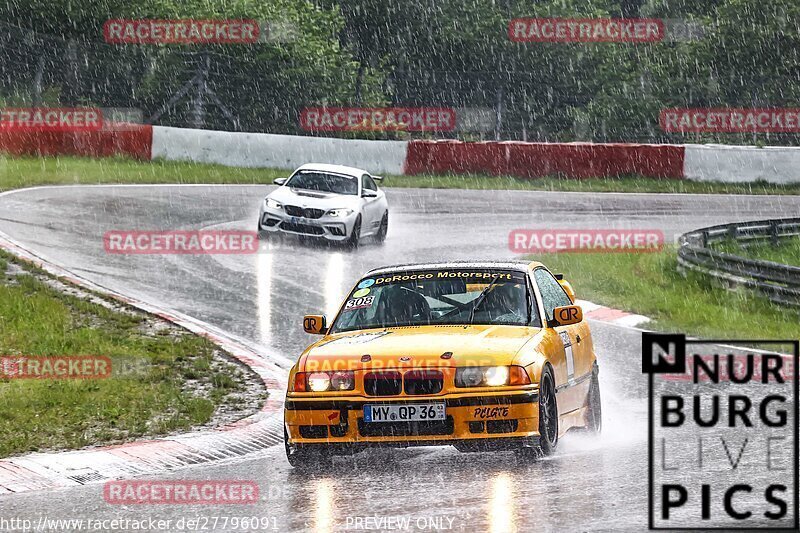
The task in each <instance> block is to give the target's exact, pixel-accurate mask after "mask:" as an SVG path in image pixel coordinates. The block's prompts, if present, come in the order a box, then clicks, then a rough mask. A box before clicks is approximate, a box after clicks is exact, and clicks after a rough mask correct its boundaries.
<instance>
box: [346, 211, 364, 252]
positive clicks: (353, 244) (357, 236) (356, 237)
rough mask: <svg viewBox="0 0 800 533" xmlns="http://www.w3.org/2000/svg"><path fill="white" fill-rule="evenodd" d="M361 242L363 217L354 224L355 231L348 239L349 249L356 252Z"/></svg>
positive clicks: (359, 216)
mask: <svg viewBox="0 0 800 533" xmlns="http://www.w3.org/2000/svg"><path fill="white" fill-rule="evenodd" d="M360 240H361V215H358V218H356V223H355V224H353V230H352V231H351V232H350V237H349V238H348V239H347V241H346V242H347V247H348V248H350V249H352V250H355V249H356V248H358V243H359V241H360Z"/></svg>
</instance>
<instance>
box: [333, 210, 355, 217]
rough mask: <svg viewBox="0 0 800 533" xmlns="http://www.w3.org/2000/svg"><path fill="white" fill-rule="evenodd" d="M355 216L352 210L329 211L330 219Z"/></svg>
mask: <svg viewBox="0 0 800 533" xmlns="http://www.w3.org/2000/svg"><path fill="white" fill-rule="evenodd" d="M352 214H353V210H352V209H344V208H342V209H331V210H330V211H328V216H330V217H348V216H350V215H352Z"/></svg>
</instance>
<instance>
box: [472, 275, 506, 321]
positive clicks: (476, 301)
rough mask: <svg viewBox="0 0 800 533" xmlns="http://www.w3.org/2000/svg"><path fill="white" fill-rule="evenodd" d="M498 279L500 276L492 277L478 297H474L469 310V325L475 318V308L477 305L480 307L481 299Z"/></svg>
mask: <svg viewBox="0 0 800 533" xmlns="http://www.w3.org/2000/svg"><path fill="white" fill-rule="evenodd" d="M498 279H500V276H497V277H496V278H494V279H493V280H492V281H491V282H490V283H489V284H488V285H487V286H486V288H485V289H483V290H482V291H481V293H480V294H479V295H478V297H477V298H475V305H473V306H472V309H471V310H470V312H469V325H470V326H471V325H472V321H473V320H474V319H475V310H476V309H478V307H480V305H481V304H482V303H483V299H484V298H486V295H487V294H489V289H491V288H492V287H494V284H495V283H497V280H498Z"/></svg>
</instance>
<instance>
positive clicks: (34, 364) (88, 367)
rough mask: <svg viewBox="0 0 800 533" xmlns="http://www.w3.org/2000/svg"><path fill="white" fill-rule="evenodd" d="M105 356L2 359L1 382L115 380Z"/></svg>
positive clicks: (10, 357) (0, 366)
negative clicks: (4, 380) (11, 380)
mask: <svg viewBox="0 0 800 533" xmlns="http://www.w3.org/2000/svg"><path fill="white" fill-rule="evenodd" d="M111 366H112V365H111V359H110V358H109V357H105V356H93V355H86V356H74V357H65V356H61V357H31V356H25V355H16V356H5V357H0V379H102V378H107V377H110V376H111Z"/></svg>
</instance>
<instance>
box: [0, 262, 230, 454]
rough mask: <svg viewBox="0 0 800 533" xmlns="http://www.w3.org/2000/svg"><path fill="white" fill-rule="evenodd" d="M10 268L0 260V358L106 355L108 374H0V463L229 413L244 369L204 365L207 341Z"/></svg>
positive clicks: (209, 353) (210, 352)
mask: <svg viewBox="0 0 800 533" xmlns="http://www.w3.org/2000/svg"><path fill="white" fill-rule="evenodd" d="M9 263H15V265H17V266H22V265H21V264H20V263H17V262H15V260H14V259H12V258H11V257H10V256H8V255H7V254H5V253H2V254H0V267H2V270H0V355H1V356H10V357H13V356H77V355H101V356H108V357H110V358H111V360H112V375H111V377H109V378H106V379H90V380H52V379H10V378H7V377H6V378H5V379H3V378H0V406H2V408H0V457H6V456H9V455H14V454H20V453H25V452H30V451H37V450H52V449H73V448H80V447H83V446H87V445H90V444H107V443H114V442H122V441H127V440H131V439H133V438H136V437H140V436H156V435H161V434H166V433H171V432H175V431H179V430H185V429H188V428H190V427H192V426H196V425H199V424H204V423H206V422H208V421H209V420H210V418H211V417H212V415H213V413H214V412H215V409H216V408H217V407H218V406H220V405H222V404H226V405H227V406H228V408H233V409H234V410H236V407H235V405H233V404H235V403H236V399H235V397H234V396H230V397H229V396H228V395H229V393H231V392H235V391H238V390H241V389H242V388H243V385H242V384H241V383H242V382H243V380H242V379H241V378H242V377H243V373H242V371H241V370H240V369H239V368H238V367H236V366H235V365H233V364H232V363H227V362H225V363H224V364H222V365H220V364H212V359H213V357H214V351H215V349H216V348H215V346H214V345H213V344H212V343H211V342H210V341H208V340H206V339H203V338H201V337H197V336H195V335H192V334H190V333H188V332H183V331H181V330H178V329H176V328H163V327H154V325H158V324H160V323H159V322H155V321H154V320H153V319H150V318H149V317H146V316H145V315H144V314H139V313H136V314H131V313H127V312H120V311H117V310H115V309H109V308H107V307H105V306H103V305H100V304H98V303H93V302H90V301H88V300H87V299H85V298H80V297H77V296H72V295H68V294H65V293H63V292H61V291H60V290H57V289H55V288H52V287H50V286H48V285H47V284H45V283H44V282H43V281H42V278H40V277H39V275H38V274H37V273H36V272H35V271H34V270H32V269H30V270H26V272H24V273H21V274H14V275H11V274H10V273H8V271H7V267H8V264H9ZM23 268H26V267H24V266H23ZM123 364H124V365H127V368H128V371H125V372H123V371H121V370H120V369H121V368H123ZM189 379H191V380H195V381H194V385H193V386H190V384H189V383H188V382H187V380H189ZM201 391H202V392H201Z"/></svg>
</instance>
